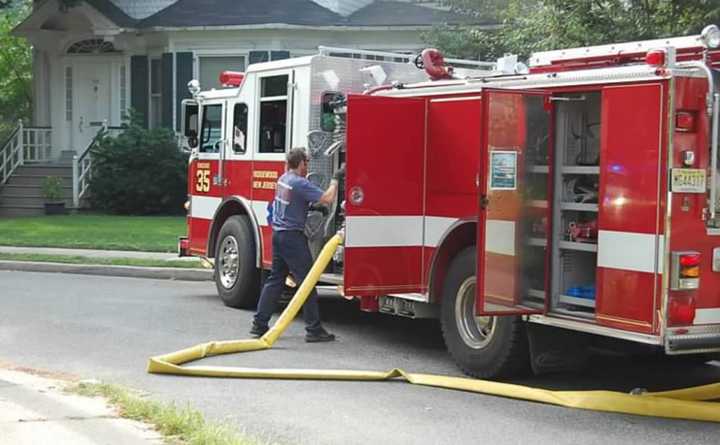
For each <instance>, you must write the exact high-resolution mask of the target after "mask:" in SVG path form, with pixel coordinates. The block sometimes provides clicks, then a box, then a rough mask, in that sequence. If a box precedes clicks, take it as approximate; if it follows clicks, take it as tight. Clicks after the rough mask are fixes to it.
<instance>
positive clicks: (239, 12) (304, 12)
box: [138, 0, 342, 28]
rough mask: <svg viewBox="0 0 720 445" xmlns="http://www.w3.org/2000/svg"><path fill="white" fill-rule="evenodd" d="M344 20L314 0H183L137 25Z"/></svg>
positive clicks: (215, 24)
mask: <svg viewBox="0 0 720 445" xmlns="http://www.w3.org/2000/svg"><path fill="white" fill-rule="evenodd" d="M341 20H342V16H340V15H339V14H336V13H334V12H332V11H330V10H329V9H326V8H323V7H322V6H320V5H318V4H317V3H315V2H313V1H311V0H180V1H178V2H177V3H175V4H173V5H171V6H168V7H167V8H165V9H163V10H162V11H160V12H158V13H157V14H155V15H153V16H150V17H148V18H146V19H145V20H142V21H141V22H140V23H139V24H138V27H139V28H155V27H164V28H173V27H195V26H203V27H205V26H237V25H259V24H270V23H273V24H275V23H283V24H287V25H333V24H336V23H338V22H339V21H341Z"/></svg>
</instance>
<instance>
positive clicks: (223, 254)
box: [218, 235, 240, 289]
mask: <svg viewBox="0 0 720 445" xmlns="http://www.w3.org/2000/svg"><path fill="white" fill-rule="evenodd" d="M239 250H240V249H239V248H238V242H237V240H236V239H235V237H234V236H232V235H228V236H226V237H225V239H223V240H222V243H221V244H220V252H219V255H218V274H220V282H221V283H222V285H223V287H224V288H226V289H229V288H231V287H233V286H234V285H235V282H236V281H237V279H238V273H239V271H240V256H239V254H238V253H239Z"/></svg>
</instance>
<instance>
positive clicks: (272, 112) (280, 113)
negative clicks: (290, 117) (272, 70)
mask: <svg viewBox="0 0 720 445" xmlns="http://www.w3.org/2000/svg"><path fill="white" fill-rule="evenodd" d="M261 82H262V84H261V89H260V129H259V130H260V131H259V140H260V143H259V146H258V151H259V152H260V153H284V152H285V128H286V125H287V100H288V96H287V89H288V76H287V75H286V74H285V75H282V76H268V77H264V78H263V79H262V80H261Z"/></svg>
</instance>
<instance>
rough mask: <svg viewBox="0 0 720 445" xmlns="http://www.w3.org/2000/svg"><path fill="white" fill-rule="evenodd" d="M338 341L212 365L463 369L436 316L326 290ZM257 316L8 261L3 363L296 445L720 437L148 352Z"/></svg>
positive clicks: (641, 421)
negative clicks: (191, 411)
mask: <svg viewBox="0 0 720 445" xmlns="http://www.w3.org/2000/svg"><path fill="white" fill-rule="evenodd" d="M322 311H323V318H324V320H326V323H325V325H326V327H327V328H328V329H329V330H330V331H332V332H335V333H336V334H338V336H339V341H337V342H335V343H331V344H306V343H304V341H303V334H304V331H303V326H302V323H301V322H295V323H294V324H293V326H291V328H290V329H289V331H288V333H286V336H285V337H283V338H282V339H281V340H280V341H279V342H278V343H277V344H276V346H275V347H274V349H272V350H270V351H264V352H257V353H251V354H246V355H235V356H225V357H213V358H209V359H206V360H205V361H204V363H206V364H224V365H235V366H253V367H285V368H334V369H373V370H386V369H390V368H393V367H400V368H403V369H406V370H408V371H414V372H427V373H438V374H451V375H460V374H459V373H458V371H457V370H456V368H455V366H454V364H453V363H452V361H451V360H450V358H449V357H448V356H447V354H446V352H445V350H444V346H443V342H442V337H441V334H440V329H439V327H438V324H437V323H436V322H435V321H427V320H426V321H420V320H405V319H399V318H393V317H389V316H385V315H379V314H365V313H362V312H360V311H359V310H357V307H356V306H354V305H353V304H352V303H349V302H347V301H343V300H324V301H323V302H322ZM251 316H252V313H251V312H249V311H239V310H233V309H228V308H225V307H224V306H223V305H222V304H221V303H220V301H219V300H218V298H217V297H216V296H215V289H214V286H213V284H212V283H190V282H174V281H158V280H141V279H132V278H108V277H93V276H82V275H68V274H43V273H23V272H3V271H0V361H4V362H10V363H13V364H17V365H22V366H27V367H33V368H40V369H45V370H51V371H62V372H65V373H70V374H74V375H77V376H81V377H83V378H97V379H101V380H103V381H108V382H113V383H120V384H124V385H128V386H131V387H134V388H138V389H142V390H145V391H148V392H149V393H150V394H151V395H152V396H153V397H155V398H158V399H162V400H165V401H175V402H177V403H178V404H180V405H183V404H185V403H190V404H192V405H193V406H194V407H196V408H198V409H200V410H202V411H203V412H205V413H206V414H207V415H208V416H209V417H210V418H213V419H216V420H221V421H225V422H229V423H231V424H234V425H237V427H238V429H239V430H242V431H245V432H246V433H247V434H249V435H251V436H253V437H256V438H259V439H261V440H263V441H270V442H278V443H284V444H291V443H294V444H338V443H343V444H370V443H372V444H470V443H486V444H527V443H533V444H553V445H561V444H573V445H576V444H602V445H607V444H614V443H632V444H633V445H641V444H652V445H659V444H673V445H677V444H717V443H718V440H719V439H718V438H719V437H720V425H717V424H710V423H701V422H688V421H673V420H665V419H656V418H645V417H638V416H627V415H618V414H608V413H598V412H590V411H580V410H570V409H565V408H559V407H554V406H548V405H542V404H537V403H528V402H523V401H517V400H510V399H504V398H499V397H490V396H483V395H478V394H470V393H464V392H459V391H447V390H440V389H433V388H423V387H416V386H412V385H408V384H405V383H401V382H382V383H362V382H308V381H267V380H234V379H211V378H188V377H175V376H159V375H149V374H146V373H145V366H146V363H147V358H148V357H150V356H152V355H157V354H161V353H166V352H171V351H174V350H177V349H181V348H184V347H188V346H191V345H195V344H197V343H202V342H205V341H209V340H222V339H237V338H247V334H246V333H247V331H248V328H249V324H250V319H251ZM717 381H720V366H714V365H694V366H687V365H683V366H679V365H677V364H673V365H670V364H665V363H658V362H656V361H648V360H642V361H639V360H628V359H627V358H610V357H600V358H597V359H595V360H594V361H593V363H592V367H591V369H590V370H588V371H587V372H584V373H582V374H576V375H551V376H540V377H532V378H527V379H524V380H516V381H515V382H517V383H523V384H531V385H534V386H542V387H549V388H566V389H573V388H586V389H618V390H624V391H627V390H629V389H632V388H635V387H645V388H649V389H660V388H671V387H679V386H687V385H691V384H698V383H705V382H717Z"/></svg>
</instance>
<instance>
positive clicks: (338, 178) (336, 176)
mask: <svg viewBox="0 0 720 445" xmlns="http://www.w3.org/2000/svg"><path fill="white" fill-rule="evenodd" d="M344 177H345V163H343V164H342V165H341V166H340V168H339V169H337V170H335V173H333V179H334V180H336V181H338V182H340V181H342V179H343V178H344Z"/></svg>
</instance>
